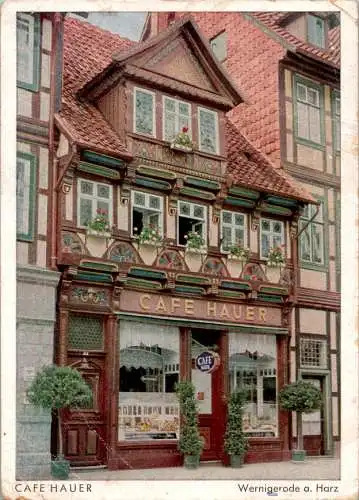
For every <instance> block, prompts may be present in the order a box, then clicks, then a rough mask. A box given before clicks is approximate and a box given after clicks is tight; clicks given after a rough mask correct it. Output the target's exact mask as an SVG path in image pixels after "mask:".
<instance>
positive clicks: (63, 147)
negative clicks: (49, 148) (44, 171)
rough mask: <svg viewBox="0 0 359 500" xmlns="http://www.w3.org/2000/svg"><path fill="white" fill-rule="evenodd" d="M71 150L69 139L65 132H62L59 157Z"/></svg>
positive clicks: (58, 151)
mask: <svg viewBox="0 0 359 500" xmlns="http://www.w3.org/2000/svg"><path fill="white" fill-rule="evenodd" d="M69 150H70V148H69V141H68V140H67V139H66V137H65V136H64V134H61V135H60V139H59V145H58V148H57V152H56V154H57V156H58V157H59V158H61V156H65V155H67V154H68V153H69Z"/></svg>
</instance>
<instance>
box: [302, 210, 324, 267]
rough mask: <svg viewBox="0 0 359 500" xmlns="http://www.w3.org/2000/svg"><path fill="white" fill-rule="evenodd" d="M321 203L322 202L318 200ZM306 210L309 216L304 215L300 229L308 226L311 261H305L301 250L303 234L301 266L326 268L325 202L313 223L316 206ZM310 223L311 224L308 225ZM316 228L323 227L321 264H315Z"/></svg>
mask: <svg viewBox="0 0 359 500" xmlns="http://www.w3.org/2000/svg"><path fill="white" fill-rule="evenodd" d="M318 201H320V200H318ZM306 210H307V215H306V214H305V215H304V214H303V215H302V217H301V218H300V222H299V229H300V230H301V229H302V227H304V226H307V227H306V229H305V231H309V245H310V259H309V260H306V259H303V257H302V249H301V238H303V237H304V233H302V234H301V235H300V237H299V242H298V243H299V261H300V263H301V265H304V266H305V265H307V264H309V265H315V266H319V267H325V265H326V258H325V224H324V217H323V215H324V214H323V211H324V203H323V201H322V202H321V205H320V209H319V212H318V214H317V216H316V217H315V219H314V220H312V221H311V222H309V221H310V220H311V219H312V217H313V215H314V214H315V211H316V206H315V205H307V207H306ZM308 222H309V224H308ZM315 226H320V227H321V234H322V255H321V257H322V260H321V261H320V262H315V261H314V260H313V235H312V229H313V228H314V227H315Z"/></svg>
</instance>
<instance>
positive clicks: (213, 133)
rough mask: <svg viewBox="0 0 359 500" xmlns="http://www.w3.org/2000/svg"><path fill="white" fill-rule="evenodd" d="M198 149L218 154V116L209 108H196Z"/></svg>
mask: <svg viewBox="0 0 359 500" xmlns="http://www.w3.org/2000/svg"><path fill="white" fill-rule="evenodd" d="M198 127H199V149H200V150H201V151H204V152H206V153H213V154H218V152H219V146H218V142H219V140H218V116H217V113H216V112H214V111H211V110H210V109H205V108H198Z"/></svg>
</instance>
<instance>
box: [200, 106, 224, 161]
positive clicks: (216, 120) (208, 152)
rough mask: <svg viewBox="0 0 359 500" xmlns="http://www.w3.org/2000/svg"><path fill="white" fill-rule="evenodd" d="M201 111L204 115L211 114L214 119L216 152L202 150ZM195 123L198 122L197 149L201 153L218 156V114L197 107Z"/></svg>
mask: <svg viewBox="0 0 359 500" xmlns="http://www.w3.org/2000/svg"><path fill="white" fill-rule="evenodd" d="M201 111H205V112H206V113H211V114H212V115H214V117H215V121H214V123H215V132H216V151H215V152H213V151H206V150H205V149H203V147H202V144H201ZM197 121H198V149H199V150H200V151H203V153H207V154H212V155H218V154H219V127H218V113H217V111H213V110H212V109H208V108H203V107H202V106H198V108H197Z"/></svg>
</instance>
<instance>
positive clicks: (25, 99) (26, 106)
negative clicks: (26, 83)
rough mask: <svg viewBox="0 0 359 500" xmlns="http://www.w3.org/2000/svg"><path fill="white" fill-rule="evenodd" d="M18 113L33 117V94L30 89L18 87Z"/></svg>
mask: <svg viewBox="0 0 359 500" xmlns="http://www.w3.org/2000/svg"><path fill="white" fill-rule="evenodd" d="M16 90H17V114H18V115H20V116H26V117H28V118H32V96H33V93H32V92H30V91H29V90H25V89H20V88H17V89H16Z"/></svg>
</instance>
